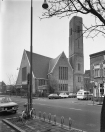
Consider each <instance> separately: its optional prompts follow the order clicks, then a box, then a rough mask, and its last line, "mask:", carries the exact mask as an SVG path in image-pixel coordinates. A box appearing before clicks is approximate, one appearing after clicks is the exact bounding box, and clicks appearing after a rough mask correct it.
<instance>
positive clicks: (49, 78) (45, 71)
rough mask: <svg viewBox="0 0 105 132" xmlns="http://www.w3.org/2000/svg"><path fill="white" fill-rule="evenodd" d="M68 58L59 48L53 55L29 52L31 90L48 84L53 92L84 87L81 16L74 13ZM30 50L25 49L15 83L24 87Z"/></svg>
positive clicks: (35, 90)
mask: <svg viewBox="0 0 105 132" xmlns="http://www.w3.org/2000/svg"><path fill="white" fill-rule="evenodd" d="M69 31H70V33H69V59H68V58H67V57H66V55H65V53H64V52H62V53H61V54H60V55H59V56H58V57H56V58H50V57H46V56H42V55H39V54H36V53H33V54H32V56H33V57H32V59H33V60H32V67H33V68H32V87H33V93H36V92H37V91H40V92H43V91H45V92H47V90H48V86H49V84H52V86H53V87H55V92H59V93H60V92H77V91H78V90H80V89H83V88H84V54H83V35H82V18H81V17H77V16H74V17H73V18H72V19H71V21H70V24H69ZM28 73H30V52H28V51H26V50H24V52H23V57H22V61H21V64H20V68H19V74H18V78H17V82H16V85H17V86H18V87H19V86H20V87H22V88H24V89H27V75H28Z"/></svg>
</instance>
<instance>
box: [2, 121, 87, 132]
mask: <svg viewBox="0 0 105 132" xmlns="http://www.w3.org/2000/svg"><path fill="white" fill-rule="evenodd" d="M11 122H12V123H14V120H13V121H11ZM15 124H16V126H18V127H19V128H20V129H22V130H23V131H22V132H85V131H82V130H79V129H74V128H70V129H69V127H67V126H61V124H58V123H56V124H55V122H50V123H49V121H48V120H46V121H45V120H44V119H42V118H41V119H39V118H35V119H33V120H29V121H26V122H21V121H19V122H16V121H15ZM1 126H2V127H1V128H2V129H1V131H0V132H17V130H14V129H12V128H11V127H9V126H7V125H6V124H5V123H4V122H3V123H2V124H1ZM18 132H21V131H19V130H18Z"/></svg>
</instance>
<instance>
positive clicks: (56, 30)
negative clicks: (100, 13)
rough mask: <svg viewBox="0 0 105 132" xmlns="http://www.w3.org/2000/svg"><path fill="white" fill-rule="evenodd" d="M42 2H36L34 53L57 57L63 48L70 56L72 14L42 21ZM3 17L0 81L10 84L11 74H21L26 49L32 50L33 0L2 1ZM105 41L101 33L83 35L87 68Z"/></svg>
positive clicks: (86, 18) (87, 20) (89, 19)
mask: <svg viewBox="0 0 105 132" xmlns="http://www.w3.org/2000/svg"><path fill="white" fill-rule="evenodd" d="M43 1H44V0H34V2H33V10H34V11H33V17H34V19H33V52H34V53H38V54H41V55H44V56H47V57H51V58H55V57H57V56H58V55H59V54H61V52H62V51H64V52H65V54H66V56H67V57H68V56H69V52H68V51H69V21H70V19H71V17H70V18H67V17H65V18H62V19H59V18H57V17H53V18H50V19H43V20H40V19H39V17H41V15H42V12H43V11H44V10H43V9H42V3H43ZM0 16H1V17H0V81H4V82H5V83H6V84H9V78H10V76H13V78H16V76H17V74H18V70H17V68H19V67H20V63H21V59H22V55H23V51H24V49H26V50H28V51H30V1H29V0H3V1H0ZM80 16H81V15H80ZM82 17H83V22H84V24H89V23H90V24H91V23H92V22H93V21H92V17H90V16H87V15H84V16H82ZM104 40H105V38H104V37H102V36H101V35H100V36H98V37H96V38H95V39H94V40H93V39H89V38H88V39H86V38H85V37H84V70H88V69H90V57H89V55H90V54H93V53H96V52H99V51H103V50H105V46H104ZM13 78H11V79H12V80H13Z"/></svg>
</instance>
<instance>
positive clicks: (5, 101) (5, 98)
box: [0, 97, 12, 103]
mask: <svg viewBox="0 0 105 132" xmlns="http://www.w3.org/2000/svg"><path fill="white" fill-rule="evenodd" d="M11 101H12V100H11V99H10V98H9V97H0V103H8V102H11Z"/></svg>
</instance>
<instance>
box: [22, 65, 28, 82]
mask: <svg viewBox="0 0 105 132" xmlns="http://www.w3.org/2000/svg"><path fill="white" fill-rule="evenodd" d="M26 80H27V68H26V67H23V68H22V81H26Z"/></svg>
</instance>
